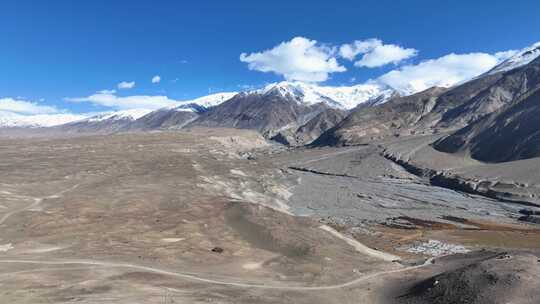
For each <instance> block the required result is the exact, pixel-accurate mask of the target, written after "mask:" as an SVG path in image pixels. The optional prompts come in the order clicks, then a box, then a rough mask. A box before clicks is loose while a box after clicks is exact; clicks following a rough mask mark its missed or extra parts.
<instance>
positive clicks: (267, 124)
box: [189, 82, 394, 145]
mask: <svg viewBox="0 0 540 304" xmlns="http://www.w3.org/2000/svg"><path fill="white" fill-rule="evenodd" d="M392 94H394V90H392V89H390V88H386V87H382V86H379V85H359V86H353V87H337V88H335V87H319V86H315V85H309V84H304V83H298V82H294V83H291V82H281V83H278V84H272V85H269V86H267V87H265V88H264V89H260V90H254V91H250V92H244V93H240V94H238V95H236V96H235V97H234V98H232V99H231V100H229V101H227V102H225V103H223V104H221V105H219V106H217V107H214V108H212V109H210V110H209V111H208V112H206V113H203V114H202V115H201V117H200V118H198V119H196V120H195V121H194V122H193V123H191V124H189V126H205V127H232V128H242V129H254V130H258V131H259V132H261V133H262V134H263V135H264V136H265V137H267V138H275V139H277V140H278V141H280V142H283V143H286V144H290V145H303V144H306V143H310V142H311V141H313V139H315V138H317V137H318V136H319V135H320V134H322V133H323V132H324V131H326V130H328V129H329V128H331V127H333V126H334V125H335V124H336V123H338V122H339V121H340V120H341V119H342V118H343V117H344V114H345V113H346V111H347V110H350V109H352V108H354V107H356V106H358V105H359V104H363V103H369V102H370V101H372V100H377V101H378V102H379V103H383V102H385V101H386V100H387V99H388V98H389V97H390V96H392Z"/></svg>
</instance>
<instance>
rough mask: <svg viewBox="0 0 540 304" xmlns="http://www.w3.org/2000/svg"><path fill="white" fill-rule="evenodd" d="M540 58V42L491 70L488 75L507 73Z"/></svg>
mask: <svg viewBox="0 0 540 304" xmlns="http://www.w3.org/2000/svg"><path fill="white" fill-rule="evenodd" d="M539 56H540V42H537V43H535V44H533V45H532V46H529V47H527V48H524V49H523V50H521V51H519V52H518V53H517V54H515V55H514V56H512V57H510V58H508V59H506V60H505V61H503V62H501V63H500V64H498V65H497V66H496V67H494V68H493V69H491V70H490V71H489V72H488V74H495V73H499V72H506V71H510V70H513V69H516V68H519V67H521V66H524V65H526V64H529V63H531V62H532V61H533V60H534V59H536V58H538V57H539Z"/></svg>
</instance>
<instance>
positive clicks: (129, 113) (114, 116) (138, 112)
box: [84, 109, 152, 122]
mask: <svg viewBox="0 0 540 304" xmlns="http://www.w3.org/2000/svg"><path fill="white" fill-rule="evenodd" d="M150 112H152V110H148V109H131V110H123V111H115V112H107V113H102V114H98V115H95V116H92V117H90V118H87V119H85V120H84V121H87V122H99V121H119V120H126V121H135V120H137V119H139V118H141V117H143V116H144V115H146V114H148V113H150Z"/></svg>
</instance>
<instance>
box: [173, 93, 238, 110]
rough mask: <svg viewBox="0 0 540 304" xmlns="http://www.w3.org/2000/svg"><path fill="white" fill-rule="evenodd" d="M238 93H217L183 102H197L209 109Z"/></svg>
mask: <svg viewBox="0 0 540 304" xmlns="http://www.w3.org/2000/svg"><path fill="white" fill-rule="evenodd" d="M236 94H238V92H223V93H216V94H211V95H207V96H203V97H199V98H196V99H193V100H190V101H186V102H183V104H196V105H199V106H202V107H205V108H206V109H208V108H211V107H215V106H217V105H220V104H222V103H224V102H225V101H227V100H229V99H231V98H233V97H234V95H236Z"/></svg>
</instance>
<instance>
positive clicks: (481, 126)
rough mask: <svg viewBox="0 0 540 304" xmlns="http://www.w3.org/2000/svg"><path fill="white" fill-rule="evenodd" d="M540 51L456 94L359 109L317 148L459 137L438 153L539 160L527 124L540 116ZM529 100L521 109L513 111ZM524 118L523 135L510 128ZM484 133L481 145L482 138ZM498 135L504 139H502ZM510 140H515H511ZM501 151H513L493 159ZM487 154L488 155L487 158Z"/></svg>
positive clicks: (437, 92) (429, 94)
mask: <svg viewBox="0 0 540 304" xmlns="http://www.w3.org/2000/svg"><path fill="white" fill-rule="evenodd" d="M539 47H540V45H539V44H535V45H534V46H533V47H530V48H527V49H525V50H524V51H522V52H520V53H518V54H516V55H515V56H513V57H511V58H510V59H508V60H507V61H504V62H503V63H501V64H500V65H499V66H497V67H495V68H494V69H493V70H492V71H491V72H488V73H486V74H484V75H481V76H479V77H477V78H475V79H473V80H471V81H468V82H466V83H464V84H461V85H458V86H455V87H453V88H449V89H447V90H442V89H437V88H432V89H429V90H427V91H425V92H421V93H417V94H414V95H411V96H407V97H398V98H392V99H391V100H390V101H389V102H387V103H385V104H383V105H379V106H375V107H372V108H367V107H359V108H358V109H356V110H355V111H354V112H353V113H351V114H350V115H349V116H348V117H347V118H346V119H345V120H344V121H343V122H341V123H340V124H338V125H337V126H336V127H334V128H333V129H331V130H329V131H328V132H326V133H325V134H323V135H322V136H321V138H319V139H318V140H317V141H316V142H315V143H316V144H319V145H351V144H361V143H365V142H368V141H371V140H376V139H381V138H385V137H388V136H402V135H412V134H418V133H421V134H432V133H438V132H443V131H444V132H452V131H457V133H456V134H455V135H453V136H451V137H449V138H448V139H446V140H444V141H441V142H440V143H439V144H437V148H438V149H440V150H441V151H446V152H458V151H465V150H471V149H472V150H474V152H472V153H473V157H477V158H478V159H481V160H486V161H504V160H510V159H519V158H523V157H530V156H531V155H536V152H533V151H535V150H536V149H537V148H534V142H535V138H536V137H534V134H535V132H536V130H538V128H537V126H536V124H535V122H534V121H533V120H530V118H528V119H529V120H530V121H527V122H526V123H525V122H524V121H523V119H525V117H531V116H530V115H534V114H533V113H535V110H534V108H535V104H536V103H535V102H534V98H536V97H535V96H536V95H534V92H535V91H536V90H537V88H538V84H539V82H540V77H539V71H538V70H539V67H538V65H539V62H540V59H535V60H533V59H531V56H538V55H540V50H539V49H538V48H539ZM531 98H532V99H531ZM526 100H527V103H524V104H523V105H522V107H521V108H515V109H514V110H511V108H512V107H515V106H516V105H518V104H520V103H522V102H524V101H526ZM518 112H519V113H518ZM528 112H530V113H531V114H527V113H528ZM502 113H506V114H502ZM501 115H502V116H501ZM495 117H499V119H497V118H495ZM518 117H519V118H520V120H521V122H520V125H521V126H522V127H521V128H520V131H517V125H512V124H510V120H512V121H514V122H515V123H518ZM511 128H513V129H512V130H513V131H510V129H511ZM460 129H461V130H460ZM488 129H489V130H488ZM458 130H459V131H458ZM482 132H483V134H484V135H483V137H482V138H483V140H482V141H481V140H480V137H478V136H479V134H480V133H482ZM494 132H496V133H500V134H499V135H497V136H498V137H497V136H496V135H495V133H494ZM503 133H504V134H506V135H503ZM510 134H511V136H514V138H512V139H510V138H509V137H508V136H510ZM473 138H476V139H473ZM494 138H498V139H497V140H495V139H494ZM474 142H477V144H476V145H474V147H473V146H471V145H469V143H471V144H472V143H474ZM500 145H503V146H506V148H504V149H506V150H507V151H506V152H501V153H502V154H501V155H487V154H493V153H495V152H493V151H494V148H495V147H496V146H500ZM525 146H526V148H525ZM519 147H521V148H519ZM520 149H521V150H522V151H521V150H520ZM481 150H484V151H485V153H487V154H486V155H484V154H482V153H484V152H481ZM518 150H519V151H518ZM488 151H489V152H488ZM520 151H521V152H520ZM518 152H519V153H518ZM509 154H512V155H514V156H509ZM515 155H518V156H515Z"/></svg>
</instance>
